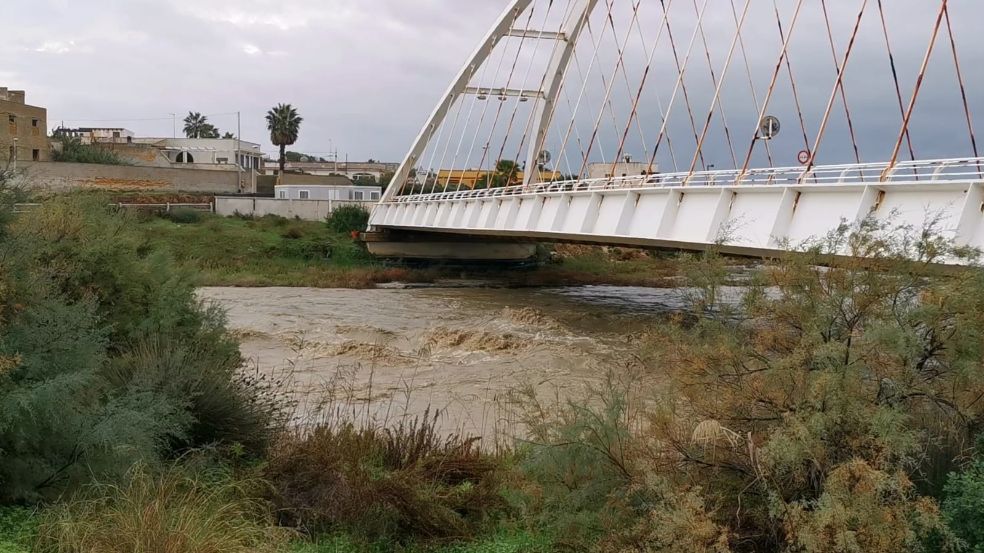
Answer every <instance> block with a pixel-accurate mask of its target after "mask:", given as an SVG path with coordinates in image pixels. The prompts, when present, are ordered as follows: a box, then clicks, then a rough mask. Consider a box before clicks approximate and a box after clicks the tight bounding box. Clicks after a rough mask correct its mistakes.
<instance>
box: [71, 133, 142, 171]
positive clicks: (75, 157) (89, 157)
mask: <svg viewBox="0 0 984 553" xmlns="http://www.w3.org/2000/svg"><path fill="white" fill-rule="evenodd" d="M58 141H59V143H60V144H61V150H55V155H54V158H55V161H62V162H67V163H96V164H100V165H128V163H127V162H125V161H123V159H121V158H120V156H118V155H116V153H114V152H111V151H109V150H103V149H101V148H98V147H96V146H90V145H88V144H83V143H82V140H81V139H79V138H75V137H63V138H60V139H58Z"/></svg>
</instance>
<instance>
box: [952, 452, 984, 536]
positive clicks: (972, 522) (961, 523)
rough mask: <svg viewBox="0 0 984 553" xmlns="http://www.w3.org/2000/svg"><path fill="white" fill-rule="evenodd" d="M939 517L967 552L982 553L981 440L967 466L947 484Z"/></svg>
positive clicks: (983, 475)
mask: <svg viewBox="0 0 984 553" xmlns="http://www.w3.org/2000/svg"><path fill="white" fill-rule="evenodd" d="M943 514H944V517H945V519H946V522H947V524H948V525H949V527H950V529H951V530H952V531H953V533H954V534H956V536H957V537H958V538H960V539H961V540H963V541H964V543H965V544H966V545H967V551H970V552H971V553H981V552H984V440H982V441H981V442H980V443H979V445H978V454H977V456H976V457H975V459H974V461H973V462H972V463H971V464H970V466H968V467H967V468H966V469H965V470H963V471H962V472H958V473H954V474H952V475H951V476H950V478H949V480H948V481H947V484H946V499H945V500H944V501H943Z"/></svg>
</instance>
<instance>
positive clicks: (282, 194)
mask: <svg viewBox="0 0 984 553" xmlns="http://www.w3.org/2000/svg"><path fill="white" fill-rule="evenodd" d="M277 197H279V198H280V199H281V200H286V199H287V191H286V190H280V191H278V192H277Z"/></svg>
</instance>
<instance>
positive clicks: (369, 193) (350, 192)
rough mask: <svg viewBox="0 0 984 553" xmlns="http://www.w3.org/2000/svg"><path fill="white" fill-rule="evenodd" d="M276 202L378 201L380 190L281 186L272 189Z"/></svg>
mask: <svg viewBox="0 0 984 553" xmlns="http://www.w3.org/2000/svg"><path fill="white" fill-rule="evenodd" d="M274 193H275V194H276V198H277V199H278V200H342V201H372V200H378V199H379V197H380V194H381V193H382V189H381V188H380V187H378V186H355V185H351V184H349V185H345V184H282V185H279V186H276V187H275V189H274Z"/></svg>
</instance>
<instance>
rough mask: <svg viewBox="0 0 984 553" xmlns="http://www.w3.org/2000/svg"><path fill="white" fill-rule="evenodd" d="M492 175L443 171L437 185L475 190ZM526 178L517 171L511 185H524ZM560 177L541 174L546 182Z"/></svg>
mask: <svg viewBox="0 0 984 553" xmlns="http://www.w3.org/2000/svg"><path fill="white" fill-rule="evenodd" d="M490 174H491V172H490V171H479V170H477V169H454V170H451V169H441V170H440V171H438V172H437V182H436V185H437V186H444V184H445V183H448V185H449V186H455V187H457V186H460V187H462V188H475V185H476V184H477V183H478V181H480V180H482V178H483V177H486V176H488V175H490ZM524 177H525V175H524V174H523V172H522V171H517V172H516V174H515V176H514V177H513V180H512V183H511V184H514V185H516V184H523V179H524ZM560 177H561V174H560V173H559V172H557V171H544V172H543V173H541V180H544V181H553V180H559V179H560Z"/></svg>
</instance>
